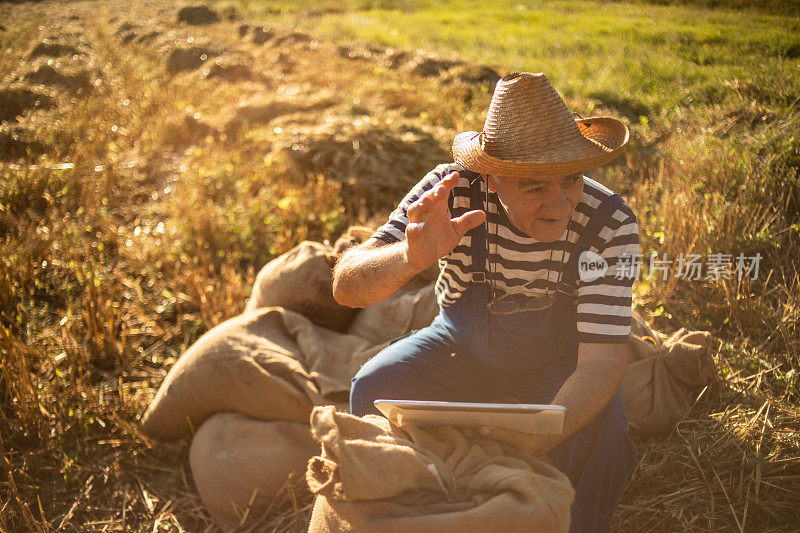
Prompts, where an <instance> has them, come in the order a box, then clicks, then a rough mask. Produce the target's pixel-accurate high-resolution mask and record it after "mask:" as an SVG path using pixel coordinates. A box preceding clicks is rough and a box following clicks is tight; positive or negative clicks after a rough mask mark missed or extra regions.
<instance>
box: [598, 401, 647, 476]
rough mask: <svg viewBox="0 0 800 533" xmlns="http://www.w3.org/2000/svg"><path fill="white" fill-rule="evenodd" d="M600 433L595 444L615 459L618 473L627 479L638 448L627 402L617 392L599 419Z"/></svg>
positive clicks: (611, 458) (610, 457)
mask: <svg viewBox="0 0 800 533" xmlns="http://www.w3.org/2000/svg"><path fill="white" fill-rule="evenodd" d="M597 424H598V433H597V440H596V442H595V446H599V447H600V448H602V449H603V450H604V451H605V454H604V455H606V457H608V458H609V459H610V460H612V461H614V463H615V464H616V467H617V470H618V474H619V475H620V476H621V477H624V479H626V480H627V478H628V476H630V473H631V472H632V471H633V466H634V464H635V463H636V457H637V450H636V446H635V445H634V444H633V441H632V440H631V438H630V433H629V428H628V415H627V412H626V411H625V403H624V402H623V400H622V397H621V396H620V395H619V394H616V395H615V396H614V398H613V399H612V401H611V403H610V404H609V406H608V408H606V409H605V410H604V411H603V412H602V414H601V416H600V417H598V420H597Z"/></svg>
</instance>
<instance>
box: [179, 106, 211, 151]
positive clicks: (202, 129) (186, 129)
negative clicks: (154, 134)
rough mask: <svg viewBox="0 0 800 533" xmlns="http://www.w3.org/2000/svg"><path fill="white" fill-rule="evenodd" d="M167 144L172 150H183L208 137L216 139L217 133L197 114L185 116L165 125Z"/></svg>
mask: <svg viewBox="0 0 800 533" xmlns="http://www.w3.org/2000/svg"><path fill="white" fill-rule="evenodd" d="M166 132H167V143H169V144H170V145H171V146H172V147H174V148H185V147H187V146H190V145H192V144H194V143H196V142H197V141H200V140H202V139H205V138H206V137H208V136H209V135H210V136H212V137H217V136H218V135H219V132H218V131H217V130H216V129H214V128H213V127H211V126H209V125H208V124H206V123H205V122H203V121H201V120H200V115H199V113H195V114H194V115H190V114H186V115H184V116H183V117H181V118H178V119H175V120H172V121H170V122H169V123H168V124H167V125H166Z"/></svg>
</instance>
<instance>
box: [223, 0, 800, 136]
mask: <svg viewBox="0 0 800 533" xmlns="http://www.w3.org/2000/svg"><path fill="white" fill-rule="evenodd" d="M239 5H243V6H245V8H246V9H248V10H251V11H253V12H259V11H262V12H266V14H267V15H266V16H267V17H268V19H269V20H275V21H276V22H287V23H294V24H298V25H300V26H302V27H307V28H309V29H311V30H312V31H313V33H314V34H316V35H319V36H321V37H324V38H332V39H363V40H367V41H370V42H376V43H381V44H384V45H387V46H393V47H397V48H424V49H426V50H431V51H437V52H440V53H443V54H446V55H452V56H454V57H460V58H462V59H466V60H469V61H474V62H478V63H488V64H491V65H496V66H498V67H499V68H500V69H501V70H502V71H520V70H524V71H532V72H544V73H546V74H547V76H548V78H550V80H551V82H552V83H553V85H554V86H555V87H556V88H557V89H558V90H559V91H560V92H561V93H562V94H563V95H564V96H566V97H574V96H588V97H597V98H598V99H600V100H610V101H611V102H615V100H616V101H620V102H621V103H624V104H626V105H625V107H626V113H627V114H628V115H630V118H631V119H632V120H634V121H635V120H637V118H638V116H637V115H639V114H641V115H645V116H646V117H647V118H648V119H650V120H652V119H653V118H656V117H662V116H663V117H667V118H674V117H675V116H676V109H675V108H676V107H689V106H690V105H691V106H692V107H694V106H696V105H698V104H701V105H705V104H711V103H714V104H725V103H733V102H735V101H736V99H737V95H736V92H735V91H734V90H733V89H731V88H730V87H729V86H727V85H726V84H725V82H726V81H727V82H732V81H733V80H736V79H748V78H751V77H754V76H756V77H757V79H758V80H759V82H760V84H761V85H763V86H764V87H756V88H755V89H754V90H755V91H756V92H757V94H756V98H757V100H758V101H759V102H762V103H765V104H770V105H775V106H777V107H778V108H779V109H785V108H786V107H787V106H788V105H790V104H792V102H794V100H795V99H796V98H797V97H798V96H800V93H798V92H797V91H794V92H792V93H790V94H786V95H783V94H781V95H776V94H774V93H773V92H771V91H770V87H771V86H773V85H780V84H781V83H784V82H785V81H786V80H790V79H797V78H798V76H800V70H799V67H798V65H800V63H798V60H797V59H798V56H800V19H798V18H797V17H785V16H777V15H766V14H756V13H748V14H743V13H741V12H737V11H721V10H713V9H707V8H697V7H691V6H654V5H648V4H631V3H608V2H591V1H582V2H565V1H557V2H552V1H544V2H536V3H522V2H516V1H508V0H500V1H496V2H479V1H467V2H456V1H447V0H446V1H441V2H423V1H419V2H411V3H409V6H408V7H403V8H394V9H392V8H383V7H381V5H380V3H379V4H378V6H377V7H374V8H365V9H359V10H357V11H349V10H344V11H343V12H341V13H329V14H324V15H322V16H317V17H308V16H307V15H306V13H307V9H306V8H305V7H306V6H308V7H310V6H312V5H313V6H315V9H320V6H319V5H318V4H317V3H304V2H293V3H291V4H289V3H284V2H254V1H249V2H240V3H239ZM331 5H332V6H335V5H336V3H331ZM323 7H324V6H323ZM276 11H277V12H278V13H275V12H276ZM323 11H324V9H323ZM578 111H580V112H586V113H590V112H591V111H592V109H591V108H589V109H579V110H578Z"/></svg>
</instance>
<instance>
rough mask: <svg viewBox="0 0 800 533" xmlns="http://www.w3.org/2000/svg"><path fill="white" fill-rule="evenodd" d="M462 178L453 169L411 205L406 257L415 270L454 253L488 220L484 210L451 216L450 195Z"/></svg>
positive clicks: (419, 269) (426, 266)
mask: <svg viewBox="0 0 800 533" xmlns="http://www.w3.org/2000/svg"><path fill="white" fill-rule="evenodd" d="M458 177H459V175H458V172H451V173H450V174H448V175H447V176H445V177H444V178H443V179H442V180H441V181H440V182H439V183H437V184H436V185H434V186H433V188H432V189H430V190H428V191H426V192H425V194H423V195H422V196H420V198H419V199H418V200H417V201H416V202H414V203H412V204H411V205H410V206H409V207H408V221H409V223H408V225H407V226H406V259H407V261H408V264H409V265H410V266H411V267H412V268H413V269H414V270H417V271H420V272H421V271H423V270H425V269H426V268H428V267H430V266H431V265H432V264H433V263H435V262H436V260H437V259H439V258H440V257H444V256H445V255H447V254H449V253H450V252H452V251H453V248H455V247H456V245H457V244H458V242H459V241H460V240H461V237H463V236H464V234H465V233H467V232H468V231H469V230H471V229H472V228H474V227H476V226H478V225H479V224H482V223H483V221H484V220H485V219H486V213H484V212H483V211H480V210H474V211H468V212H466V213H464V214H463V215H461V216H460V217H456V218H450V209H449V207H450V206H449V202H448V198H449V195H450V191H451V190H452V189H453V186H455V184H456V183H457V182H458Z"/></svg>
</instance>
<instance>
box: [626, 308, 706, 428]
mask: <svg viewBox="0 0 800 533" xmlns="http://www.w3.org/2000/svg"><path fill="white" fill-rule="evenodd" d="M711 345H712V339H711V334H710V333H708V332H707V331H692V332H687V331H686V330H685V329H684V328H681V329H680V330H679V331H677V332H676V333H674V334H673V335H672V336H671V337H669V338H668V339H666V340H663V339H662V338H661V335H660V334H659V333H658V332H656V331H655V330H653V329H652V328H650V327H649V326H648V325H647V323H646V322H645V321H644V320H643V319H642V317H641V316H639V315H638V314H637V313H633V324H632V326H631V340H630V342H629V343H628V367H627V369H626V370H625V375H624V377H623V378H622V384H621V387H622V397H623V399H624V400H625V407H626V409H627V411H628V421H629V423H630V427H631V433H632V434H634V435H657V434H660V433H665V432H667V431H669V430H670V429H672V426H673V425H674V424H675V423H676V422H677V421H678V420H680V419H681V417H683V416H684V415H685V414H686V413H687V411H688V410H689V408H690V407H691V406H692V403H693V402H694V399H695V397H696V394H695V393H696V392H697V390H698V389H699V388H700V387H702V386H703V385H705V384H707V383H709V382H710V381H711V380H712V379H713V378H714V376H716V368H715V366H714V361H713V359H712V358H711V354H710V348H711Z"/></svg>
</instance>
